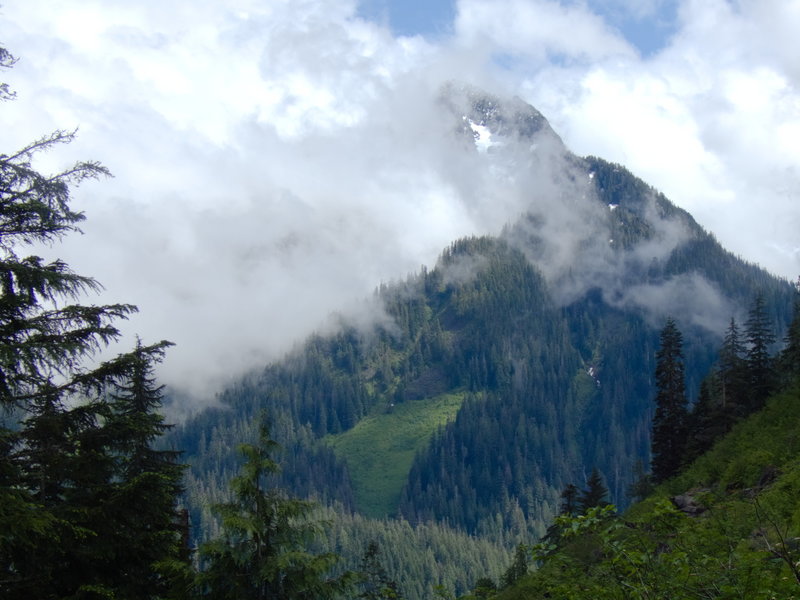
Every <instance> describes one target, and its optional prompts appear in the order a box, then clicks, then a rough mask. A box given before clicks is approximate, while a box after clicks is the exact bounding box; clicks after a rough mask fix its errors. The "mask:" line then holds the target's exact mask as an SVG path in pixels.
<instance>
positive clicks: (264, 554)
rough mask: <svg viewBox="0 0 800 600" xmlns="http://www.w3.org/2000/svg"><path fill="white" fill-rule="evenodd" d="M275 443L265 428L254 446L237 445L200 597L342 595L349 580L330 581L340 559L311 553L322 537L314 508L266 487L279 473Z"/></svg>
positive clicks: (205, 556) (245, 599) (203, 553)
mask: <svg viewBox="0 0 800 600" xmlns="http://www.w3.org/2000/svg"><path fill="white" fill-rule="evenodd" d="M278 447H279V446H278V444H277V443H276V442H275V441H274V440H272V439H271V438H270V434H269V428H268V427H267V426H266V425H262V427H261V434H260V438H259V442H258V443H257V444H242V445H241V446H240V447H239V450H240V452H241V453H242V455H243V456H244V458H245V462H244V464H243V465H242V468H241V473H240V474H239V475H237V476H236V477H234V478H233V479H232V480H231V484H230V487H231V492H232V494H233V499H232V501H231V502H227V503H223V504H218V505H216V506H215V507H214V510H215V512H216V513H217V514H218V515H219V517H220V521H221V527H222V532H221V535H220V536H219V537H217V538H215V539H213V540H211V541H209V542H207V543H206V544H204V545H203V546H202V547H201V548H200V561H201V572H200V575H199V578H198V584H199V585H198V588H199V595H200V597H202V598H209V599H211V600H267V599H272V598H281V599H282V600H315V599H318V600H324V599H326V598H335V597H338V596H339V595H341V594H342V593H344V592H345V591H347V590H348V589H349V588H350V587H351V585H352V583H353V575H352V574H351V573H349V572H348V573H344V574H343V575H339V576H331V575H330V572H331V570H332V569H333V567H334V565H335V564H336V562H337V560H338V557H337V556H336V555H335V554H332V553H324V554H313V553H311V552H309V551H308V545H309V544H310V542H312V541H313V539H314V538H315V537H316V535H317V534H318V533H319V527H320V523H318V522H316V521H314V520H313V519H312V518H311V513H312V511H313V509H314V504H313V503H311V502H308V501H305V500H299V499H295V498H290V497H288V496H287V495H286V494H285V493H283V492H282V491H281V490H278V489H276V488H274V487H270V486H269V483H268V481H267V478H268V476H270V475H274V474H276V473H277V472H278V471H279V467H278V464H277V463H276V462H275V460H274V459H273V458H272V455H273V453H274V452H275V451H276V450H277V449H278Z"/></svg>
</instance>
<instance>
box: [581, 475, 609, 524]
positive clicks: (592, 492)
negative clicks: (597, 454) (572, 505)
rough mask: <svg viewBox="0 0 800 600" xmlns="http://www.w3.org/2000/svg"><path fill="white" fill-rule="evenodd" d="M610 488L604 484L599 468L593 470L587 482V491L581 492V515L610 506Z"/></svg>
mask: <svg viewBox="0 0 800 600" xmlns="http://www.w3.org/2000/svg"><path fill="white" fill-rule="evenodd" d="M607 498H608V488H607V487H606V486H605V484H604V483H603V478H602V477H601V476H600V472H599V471H598V470H597V468H594V469H592V473H591V475H589V479H587V480H586V489H585V490H583V492H581V495H580V498H578V507H579V509H580V512H581V514H585V513H586V511H587V510H589V509H590V508H594V507H596V506H607V505H608V501H607Z"/></svg>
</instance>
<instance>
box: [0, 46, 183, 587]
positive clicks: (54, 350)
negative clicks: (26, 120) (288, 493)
mask: <svg viewBox="0 0 800 600" xmlns="http://www.w3.org/2000/svg"><path fill="white" fill-rule="evenodd" d="M13 63H14V58H13V57H12V56H11V54H10V53H9V52H8V51H7V50H5V49H4V48H0V68H7V67H10V66H12V65H13ZM12 97H13V93H12V92H10V90H9V88H8V86H6V85H5V84H0V100H8V99H11V98H12ZM73 139H74V132H72V133H71V132H65V131H56V132H54V133H52V134H50V135H47V136H45V137H42V138H40V139H39V140H37V141H35V142H32V143H31V144H28V145H27V146H25V147H24V148H22V149H21V150H18V151H16V152H11V153H9V154H0V407H2V409H3V410H4V416H5V417H6V419H5V420H4V421H3V422H2V424H0V453H1V454H0V507H2V508H1V509H0V531H1V532H2V534H0V597H4V598H73V597H89V596H91V597H152V596H153V595H154V594H155V591H154V589H153V588H150V587H148V588H147V589H145V588H143V587H142V588H140V590H141V592H142V593H141V594H131V593H129V592H128V591H126V590H125V589H124V586H121V584H120V579H119V573H121V572H124V571H126V570H130V571H131V572H133V571H136V570H137V569H147V568H149V567H150V566H151V565H150V564H149V558H148V560H146V561H145V562H147V563H148V564H147V565H143V564H142V563H140V562H139V560H140V559H141V556H139V555H134V554H133V553H131V554H128V555H126V556H127V558H129V559H130V560H129V561H128V562H127V563H126V564H122V563H120V562H118V561H116V558H117V557H118V553H120V552H123V546H124V545H125V544H130V542H131V540H130V539H124V540H123V539H121V538H120V536H119V535H117V536H116V537H114V536H113V535H110V534H109V532H114V531H116V530H117V529H118V528H124V527H123V523H122V521H121V519H123V518H124V519H128V520H129V521H128V522H129V523H130V524H131V529H132V528H133V525H132V524H134V523H136V521H137V519H138V518H139V514H140V509H143V508H144V507H146V506H147V504H148V503H149V501H150V500H151V498H150V497H149V496H148V497H146V498H143V497H141V496H140V497H139V498H138V499H137V501H136V502H131V501H130V500H131V499H130V498H127V497H126V498H125V501H126V502H128V506H129V510H127V511H126V512H120V513H114V512H109V510H108V507H110V506H113V505H115V503H117V502H118V501H119V500H120V499H121V498H122V497H124V496H125V493H123V491H121V489H120V485H121V484H122V483H123V482H124V481H125V478H124V474H123V473H122V472H121V471H120V470H119V469H118V466H119V463H118V452H117V450H116V446H115V438H114V430H113V428H111V427H110V426H109V424H110V422H111V421H113V416H114V414H113V409H112V407H111V405H110V404H109V402H108V398H107V395H106V393H107V390H108V389H109V387H110V386H112V385H114V384H115V383H121V382H123V381H125V380H126V379H127V378H128V376H129V375H130V374H131V371H130V369H129V368H128V366H129V364H130V360H131V359H132V356H133V355H130V354H129V355H121V356H120V357H118V358H117V359H114V360H111V361H108V362H105V363H101V364H100V365H99V366H95V367H91V368H88V367H87V366H86V362H87V359H89V358H90V357H91V356H92V355H93V354H94V353H96V352H97V351H98V350H100V349H101V348H103V347H105V346H106V345H108V344H109V343H111V342H113V341H115V340H116V339H117V338H118V337H119V335H120V332H119V330H118V329H117V328H116V326H115V325H114V322H115V321H116V320H118V319H121V318H126V317H127V316H128V315H129V314H131V313H132V312H134V311H135V310H136V308H135V307H134V306H132V305H128V304H113V305H105V306H96V305H90V306H85V305H82V304H80V303H78V302H77V300H78V299H79V298H80V297H81V296H82V295H83V294H85V293H87V292H92V291H96V290H98V289H99V288H100V286H99V284H98V283H97V282H96V281H94V280H93V279H92V278H90V277H85V276H82V275H77V274H75V273H73V272H72V271H71V270H70V269H69V267H68V266H67V265H66V264H65V263H64V262H62V261H60V260H54V261H51V262H47V261H44V260H43V259H42V258H40V257H38V256H24V255H21V254H20V253H21V251H22V250H23V249H24V248H25V247H26V246H30V245H33V244H42V243H45V244H51V243H53V242H56V241H58V240H60V239H61V238H62V237H63V236H65V235H67V234H69V233H73V232H77V231H79V230H78V224H79V223H80V222H81V221H82V220H83V219H84V216H83V215H82V214H81V213H78V212H75V211H73V210H72V209H71V208H70V199H71V198H70V196H71V189H72V187H73V186H74V185H77V184H79V183H81V182H83V181H85V180H87V179H92V178H98V177H101V176H105V175H108V170H107V169H106V168H105V167H103V166H102V165H100V164H99V163H97V162H79V163H77V164H75V165H74V166H72V167H71V168H69V169H67V170H65V171H62V172H60V173H56V174H53V175H43V174H41V173H39V172H38V171H36V170H35V169H34V168H33V166H32V163H33V160H34V158H35V156H36V155H37V154H39V153H41V152H45V151H47V150H50V149H53V148H54V147H55V146H57V145H59V144H64V143H69V142H71V141H72V140H73ZM148 410H149V409H148ZM151 439H152V438H151ZM170 500H171V501H172V502H174V495H173V496H172V497H171V498H170ZM155 504H156V505H159V506H162V505H160V504H159V502H158V501H156V502H155ZM170 506H171V505H170ZM172 514H173V512H172V511H171V510H166V509H165V513H164V515H162V516H163V517H165V518H167V519H171V518H172ZM149 526H150V524H148V527H149ZM152 533H153V534H154V535H157V534H158V533H159V532H152ZM152 542H153V538H150V539H149V540H148V545H150V544H152ZM154 547H155V546H154ZM156 554H157V553H156ZM156 554H153V553H150V554H147V557H153V556H155V555H156ZM159 556H161V555H159ZM140 572H141V571H140Z"/></svg>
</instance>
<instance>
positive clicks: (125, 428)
mask: <svg viewBox="0 0 800 600" xmlns="http://www.w3.org/2000/svg"><path fill="white" fill-rule="evenodd" d="M171 345H172V344H170V343H169V342H165V341H162V342H160V343H158V344H154V345H152V346H142V344H141V342H139V341H138V340H137V343H136V347H135V349H134V350H133V352H131V353H130V354H127V355H124V356H122V357H120V359H119V360H120V363H121V364H120V365H119V366H120V367H123V368H124V369H125V370H126V371H127V372H128V376H127V377H126V379H125V380H124V381H121V382H119V383H117V384H116V385H115V386H114V387H115V392H114V393H113V394H112V397H111V400H112V401H111V404H110V408H111V413H110V415H109V417H108V419H107V420H106V429H107V430H108V438H109V440H110V443H111V445H112V449H113V451H112V452H113V454H112V456H113V458H114V469H115V476H114V478H113V480H112V482H111V483H112V485H113V488H112V493H111V495H110V498H109V501H108V502H107V503H106V505H105V506H106V511H105V512H106V514H105V515H104V516H105V517H106V518H105V519H104V522H105V523H107V524H108V525H109V527H108V529H107V530H106V531H105V532H104V534H105V535H104V537H105V539H107V540H108V545H109V548H108V551H109V552H112V551H113V556H114V559H113V563H114V564H109V567H110V571H111V572H112V573H113V577H112V578H111V582H112V584H113V587H114V589H116V590H118V593H121V594H123V595H124V596H128V597H131V598H147V597H150V596H153V595H155V594H156V593H162V594H163V593H166V591H167V589H168V586H169V580H168V578H167V577H165V573H166V572H171V571H172V570H174V569H175V568H180V565H176V564H175V563H180V562H181V561H183V563H184V566H185V563H186V561H187V560H188V554H187V552H188V551H187V549H186V548H185V547H184V546H182V543H184V542H183V540H182V536H181V531H180V526H179V523H178V520H179V513H178V508H177V505H176V504H177V499H178V498H179V496H180V494H181V493H182V491H183V488H182V478H183V470H184V465H181V464H179V462H178V458H179V454H180V453H179V452H176V451H173V450H164V449H158V448H157V447H156V443H157V442H158V440H159V439H160V438H161V436H162V435H163V434H164V433H165V432H166V431H168V430H169V429H170V428H171V425H167V424H165V423H164V417H163V416H162V415H161V414H160V413H159V412H158V411H159V409H160V408H161V404H162V401H163V388H164V386H161V385H158V384H157V383H156V380H155V377H154V375H153V365H154V363H155V362H158V361H160V360H161V359H162V358H163V356H164V350H165V349H166V348H167V347H169V346H171ZM104 556H108V554H107V553H106V554H105V555H104ZM97 560H98V561H102V560H103V557H99V558H98V559H97ZM105 560H106V561H108V560H109V559H108V558H106V559H105Z"/></svg>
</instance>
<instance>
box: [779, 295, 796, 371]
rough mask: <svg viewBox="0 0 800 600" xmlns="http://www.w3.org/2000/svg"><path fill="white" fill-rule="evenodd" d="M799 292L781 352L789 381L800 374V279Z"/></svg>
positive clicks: (783, 368)
mask: <svg viewBox="0 0 800 600" xmlns="http://www.w3.org/2000/svg"><path fill="white" fill-rule="evenodd" d="M795 289H797V291H798V293H797V294H796V296H795V300H794V312H793V315H792V322H791V324H790V325H789V330H788V331H787V332H786V337H785V338H784V342H785V343H786V346H785V347H784V349H783V351H782V352H781V356H780V361H781V370H782V372H783V373H785V377H786V379H788V381H789V382H791V381H792V380H794V379H796V378H797V377H799V376H800V280H798V282H797V283H796V284H795Z"/></svg>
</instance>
